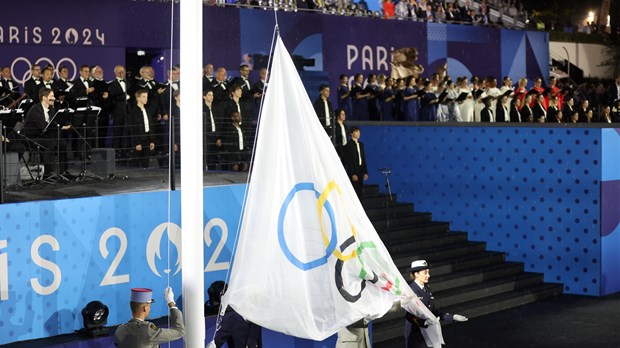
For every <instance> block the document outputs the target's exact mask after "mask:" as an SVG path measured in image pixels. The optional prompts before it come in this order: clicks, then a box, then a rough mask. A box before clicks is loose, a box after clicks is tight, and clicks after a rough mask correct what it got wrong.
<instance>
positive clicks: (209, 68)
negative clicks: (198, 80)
mask: <svg viewBox="0 0 620 348" xmlns="http://www.w3.org/2000/svg"><path fill="white" fill-rule="evenodd" d="M202 71H203V75H202V91H203V92H204V91H206V90H207V89H211V85H212V84H213V81H215V77H213V64H207V65H205V66H204V68H203V70H202Z"/></svg>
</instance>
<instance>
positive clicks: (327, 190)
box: [317, 180, 357, 261]
mask: <svg viewBox="0 0 620 348" xmlns="http://www.w3.org/2000/svg"><path fill="white" fill-rule="evenodd" d="M334 189H336V191H338V195H342V193H341V192H340V187H338V185H337V184H336V182H335V181H334V180H332V181H330V182H329V184H327V187H326V188H325V190H323V192H321V195H320V196H319V200H318V201H317V207H318V214H319V222H320V224H321V235H322V236H323V244H325V246H326V247H327V246H328V245H329V238H328V237H327V234H326V233H325V228H324V227H323V207H324V206H325V202H327V197H328V196H329V194H330V193H331V192H332V191H333V190H334ZM347 218H349V217H348V216H347ZM349 225H350V226H351V233H352V234H353V237H354V238H355V237H357V232H356V231H355V226H353V224H352V223H351V220H350V219H349ZM333 254H334V256H336V257H337V258H338V259H339V260H341V261H347V260H350V259H353V258H355V257H357V252H356V250H355V249H353V251H352V252H351V253H350V254H348V255H343V254H342V252H340V250H338V248H337V247H336V249H335V250H334V252H333Z"/></svg>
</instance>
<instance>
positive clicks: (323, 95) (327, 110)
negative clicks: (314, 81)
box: [314, 85, 334, 137]
mask: <svg viewBox="0 0 620 348" xmlns="http://www.w3.org/2000/svg"><path fill="white" fill-rule="evenodd" d="M329 93H330V90H329V86H328V85H321V86H320V87H319V97H318V98H317V99H316V100H315V101H314V111H315V112H316V115H317V116H318V117H319V121H320V122H321V125H322V126H323V128H324V129H325V131H326V132H327V135H329V136H330V137H331V135H332V127H333V126H334V118H333V110H334V109H333V107H332V102H331V101H330V100H329Z"/></svg>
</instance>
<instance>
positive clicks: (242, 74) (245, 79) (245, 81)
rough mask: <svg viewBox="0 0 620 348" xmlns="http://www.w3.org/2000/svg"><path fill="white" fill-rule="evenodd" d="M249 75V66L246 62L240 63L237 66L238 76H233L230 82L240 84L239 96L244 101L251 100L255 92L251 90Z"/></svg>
mask: <svg viewBox="0 0 620 348" xmlns="http://www.w3.org/2000/svg"><path fill="white" fill-rule="evenodd" d="M249 77H250V67H249V66H248V65H247V64H242V65H241V66H239V76H238V77H235V78H234V79H233V80H232V81H231V82H230V84H231V85H237V86H241V92H242V95H241V98H242V99H243V100H244V101H251V100H252V98H253V97H254V95H255V94H256V93H255V92H253V91H252V84H251V83H250V80H249Z"/></svg>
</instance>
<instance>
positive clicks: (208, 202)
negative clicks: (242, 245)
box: [0, 185, 245, 344]
mask: <svg viewBox="0 0 620 348" xmlns="http://www.w3.org/2000/svg"><path fill="white" fill-rule="evenodd" d="M244 188H245V185H237V186H221V187H213V188H208V189H205V196H204V197H205V198H204V203H205V215H204V221H205V232H204V243H205V260H204V268H205V288H208V286H209V284H211V283H212V282H213V281H215V280H223V279H225V277H226V272H227V270H228V268H229V262H228V261H229V260H230V255H231V254H230V251H231V250H232V248H233V242H234V236H235V235H236V230H237V225H238V222H239V212H240V207H241V201H242V198H243V193H244ZM170 198H171V200H170V207H171V210H170V213H171V215H170V221H171V224H170V226H167V221H168V195H167V193H166V192H151V193H139V194H127V195H115V196H106V197H93V198H82V199H67V200H58V201H43V202H32V203H21V204H8V205H2V206H0V317H2V318H3V319H1V320H0V331H1V332H2V333H3V334H2V335H0V344H2V343H7V342H12V341H16V340H24V339H32V338H38V337H47V336H54V335H58V334H63V333H71V332H73V330H76V329H79V328H81V327H82V316H81V314H80V311H81V310H82V308H84V306H85V305H86V304H87V303H88V302H90V301H94V300H99V301H102V302H103V303H105V304H106V305H107V306H108V307H109V308H110V315H109V317H108V324H109V325H113V324H119V323H123V322H125V321H126V320H127V318H128V316H130V311H129V293H130V288H132V287H149V288H152V289H153V290H154V297H155V298H156V299H157V300H160V299H161V298H163V289H164V288H165V287H166V285H167V283H168V276H169V277H170V285H171V286H172V287H173V288H174V289H176V293H177V294H180V292H181V291H180V290H181V267H182V265H181V264H180V257H179V253H180V248H181V229H180V227H179V225H180V210H179V204H180V194H179V192H178V191H174V192H172V194H171V196H170ZM168 241H170V243H168ZM168 255H169V256H168ZM197 262H200V261H197ZM162 315H167V308H166V304H165V303H164V301H158V302H156V303H154V304H153V306H152V312H151V317H158V316H162Z"/></svg>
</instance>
